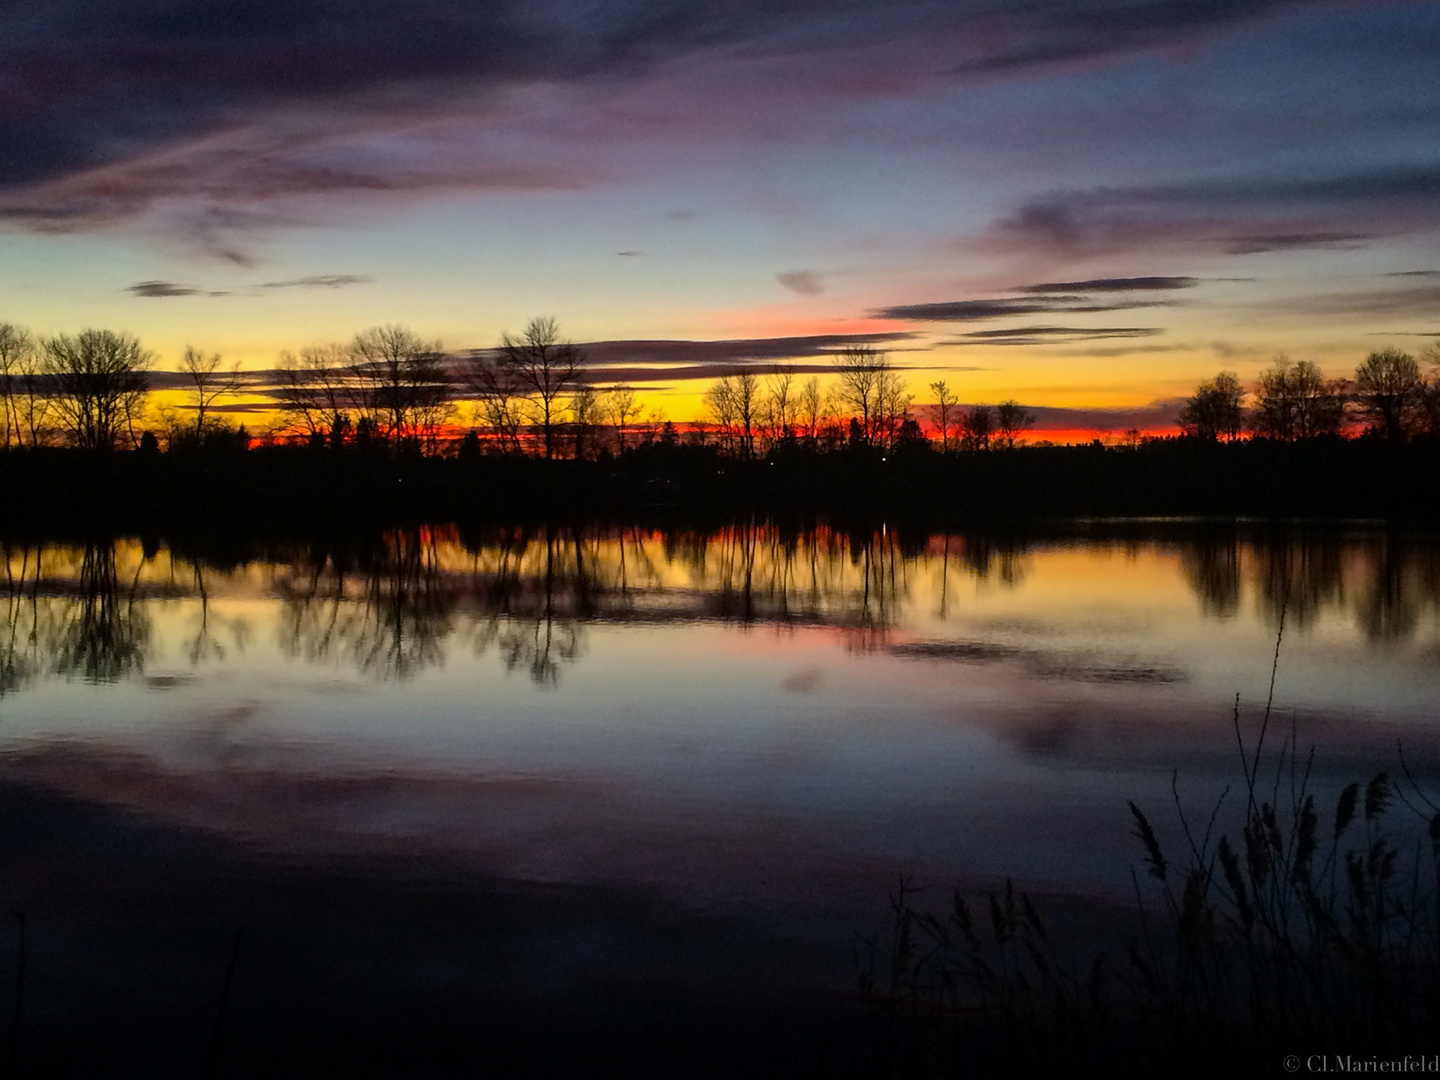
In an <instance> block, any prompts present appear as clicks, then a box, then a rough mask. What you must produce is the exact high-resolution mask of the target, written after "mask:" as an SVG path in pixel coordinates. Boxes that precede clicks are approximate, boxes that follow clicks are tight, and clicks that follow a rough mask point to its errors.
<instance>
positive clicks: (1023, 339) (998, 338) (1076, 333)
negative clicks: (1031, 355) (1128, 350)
mask: <svg viewBox="0 0 1440 1080" xmlns="http://www.w3.org/2000/svg"><path fill="white" fill-rule="evenodd" d="M1164 332H1165V331H1164V330H1163V329H1162V328H1161V327H1158V326H1101V327H1093V326H1013V327H1006V328H1004V329H1000V330H972V331H970V332H969V333H966V334H961V335H960V337H958V338H956V339H955V340H953V341H947V342H945V343H944V344H946V345H1060V344H1069V343H1071V342H1076V341H1110V340H1113V339H1116V338H1143V337H1155V336H1157V335H1159V334H1163V333H1164Z"/></svg>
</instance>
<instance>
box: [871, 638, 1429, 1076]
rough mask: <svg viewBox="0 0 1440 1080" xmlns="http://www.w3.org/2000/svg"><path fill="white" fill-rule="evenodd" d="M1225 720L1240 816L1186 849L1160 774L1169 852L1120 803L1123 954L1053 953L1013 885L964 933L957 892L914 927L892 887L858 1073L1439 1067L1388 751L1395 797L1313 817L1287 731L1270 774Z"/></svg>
mask: <svg viewBox="0 0 1440 1080" xmlns="http://www.w3.org/2000/svg"><path fill="white" fill-rule="evenodd" d="M1282 627H1283V623H1282ZM1282 637H1283V629H1282ZM1278 656H1279V640H1278V639H1277V643H1276V663H1277V665H1278ZM1270 697H1271V701H1272V702H1273V698H1274V669H1273V668H1272V674H1271V695H1270ZM1233 720H1234V727H1235V733H1236V740H1237V747H1238V752H1239V761H1240V765H1241V770H1242V773H1243V785H1242V787H1243V791H1242V794H1243V799H1244V805H1243V807H1234V808H1231V809H1230V810H1229V811H1228V815H1227V816H1226V817H1225V820H1226V821H1227V822H1228V823H1229V825H1230V830H1229V831H1221V830H1220V829H1218V828H1217V824H1218V823H1219V822H1221V820H1222V815H1224V814H1226V802H1227V799H1228V797H1229V794H1230V790H1231V789H1229V788H1227V789H1226V791H1225V793H1224V794H1222V795H1221V797H1220V798H1219V800H1218V801H1217V802H1216V804H1215V805H1214V807H1213V808H1212V809H1211V811H1210V813H1209V815H1208V818H1207V819H1206V820H1205V825H1204V828H1203V830H1201V829H1199V828H1198V827H1196V826H1195V825H1193V824H1192V818H1191V815H1190V814H1189V813H1187V811H1186V809H1185V807H1184V805H1183V801H1182V800H1181V798H1180V796H1179V791H1178V783H1177V780H1178V777H1177V776H1176V775H1175V774H1172V777H1171V790H1172V793H1173V795H1174V808H1173V812H1174V814H1175V815H1176V818H1177V819H1178V826H1179V828H1178V835H1179V836H1180V837H1181V838H1182V840H1181V842H1180V844H1179V850H1178V851H1173V850H1167V849H1166V847H1165V845H1163V844H1162V842H1161V840H1160V838H1159V835H1158V834H1157V831H1156V829H1155V828H1154V826H1153V825H1152V823H1151V820H1150V817H1149V816H1147V814H1146V812H1145V811H1144V810H1142V808H1141V807H1139V806H1137V805H1136V804H1135V803H1134V802H1131V803H1129V808H1130V815H1131V819H1132V822H1133V835H1134V836H1135V838H1136V840H1137V841H1138V842H1139V845H1140V853H1141V857H1142V867H1143V870H1142V871H1141V872H1139V873H1137V872H1134V871H1132V878H1133V880H1134V884H1135V903H1136V907H1135V919H1134V923H1135V930H1134V936H1133V938H1132V940H1131V941H1130V943H1129V944H1128V946H1126V947H1124V948H1123V949H1122V950H1111V951H1099V950H1097V949H1095V947H1094V946H1093V945H1090V946H1088V950H1089V951H1088V953H1087V946H1086V944H1085V943H1083V942H1082V943H1076V942H1056V941H1054V940H1052V936H1051V934H1050V933H1049V932H1048V931H1047V928H1046V926H1045V924H1044V922H1043V921H1042V919H1041V916H1040V914H1039V912H1038V911H1037V909H1036V907H1035V905H1034V904H1033V903H1032V902H1031V900H1030V898H1029V896H1027V895H1026V894H1025V893H1023V892H1019V893H1017V891H1016V890H1015V888H1014V886H1013V885H1012V884H1011V883H1010V882H1009V881H1007V882H1006V884H1005V887H1004V889H1003V890H1002V891H1000V892H996V893H992V894H991V895H990V896H989V897H988V898H987V899H986V900H985V902H984V904H983V907H982V908H981V910H980V911H979V913H978V914H977V912H976V911H975V910H973V909H972V907H971V904H970V902H969V901H968V900H967V899H966V898H965V897H964V896H962V895H961V894H960V893H959V892H958V891H957V892H955V893H954V894H953V895H952V897H951V903H950V905H949V907H948V909H947V910H944V911H936V910H933V909H930V908H926V907H925V906H923V905H922V904H920V902H919V890H918V889H917V888H916V887H915V886H914V885H913V884H912V883H911V882H910V881H909V880H908V879H904V878H902V879H901V881H900V884H899V886H898V888H897V889H896V891H895V892H894V893H893V894H892V895H891V906H892V911H893V922H892V925H891V930H890V941H889V957H888V964H887V965H884V966H883V968H882V966H881V965H880V963H879V962H878V957H879V954H880V950H879V949H878V948H877V947H874V946H872V948H871V950H870V953H869V955H868V956H867V957H862V958H860V959H859V963H858V968H859V976H860V988H861V992H862V994H863V996H864V998H865V1000H866V1002H867V1003H868V1006H869V1015H870V1018H871V1022H872V1024H873V1038H872V1039H871V1040H870V1045H871V1047H872V1053H873V1060H872V1063H871V1064H872V1065H873V1071H874V1072H875V1073H877V1074H879V1075H885V1076H916V1077H919V1076H932V1075H951V1074H955V1073H959V1072H969V1071H971V1070H974V1071H976V1072H978V1074H979V1075H1032V1074H1039V1073H1042V1072H1043V1073H1045V1074H1046V1075H1071V1074H1079V1073H1082V1072H1085V1071H1087V1070H1090V1069H1097V1068H1103V1069H1104V1070H1105V1072H1106V1074H1107V1075H1135V1076H1149V1075H1164V1074H1168V1073H1172V1072H1174V1071H1176V1070H1182V1071H1187V1072H1188V1071H1192V1070H1194V1069H1200V1068H1203V1069H1207V1070H1208V1069H1228V1070H1233V1071H1240V1072H1242V1073H1246V1074H1248V1073H1249V1072H1253V1071H1257V1070H1263V1071H1265V1072H1267V1073H1269V1072H1278V1070H1279V1067H1280V1066H1281V1064H1282V1061H1283V1060H1284V1059H1285V1058H1286V1056H1288V1055H1297V1056H1298V1060H1300V1061H1301V1062H1304V1061H1305V1060H1307V1059H1308V1058H1310V1056H1311V1055H1318V1054H1327V1055H1349V1056H1351V1057H1359V1056H1362V1055H1363V1056H1365V1057H1367V1058H1368V1057H1370V1056H1371V1055H1379V1056H1380V1057H1383V1058H1388V1059H1394V1058H1401V1057H1404V1056H1405V1055H1406V1054H1420V1053H1431V1054H1433V1053H1434V1052H1436V1050H1437V1048H1440V806H1437V805H1436V803H1435V802H1434V801H1433V800H1432V799H1431V798H1430V797H1429V796H1428V795H1427V794H1426V792H1425V791H1424V789H1423V788H1422V787H1421V785H1420V784H1419V783H1417V782H1416V780H1415V779H1414V777H1413V775H1412V774H1411V771H1410V769H1409V767H1408V765H1407V764H1406V762H1405V757H1404V752H1403V748H1397V758H1398V766H1399V773H1400V775H1399V777H1398V778H1397V777H1394V776H1391V775H1390V774H1389V773H1388V772H1377V773H1376V774H1375V775H1373V776H1372V777H1371V778H1370V779H1369V780H1368V781H1366V782H1355V783H1351V784H1349V785H1347V786H1346V787H1344V788H1343V789H1342V790H1341V791H1340V793H1339V795H1338V796H1337V797H1336V798H1335V802H1334V805H1333V807H1330V806H1325V807H1323V808H1322V807H1321V805H1320V803H1319V802H1318V800H1317V797H1316V793H1315V791H1314V790H1313V786H1314V785H1313V783H1312V781H1313V778H1314V764H1315V754H1314V751H1313V750H1311V751H1310V752H1309V753H1308V754H1306V755H1303V756H1302V755H1301V754H1300V753H1299V752H1298V748H1297V742H1296V732H1295V728H1294V725H1293V723H1292V726H1291V730H1290V732H1289V733H1288V734H1287V735H1286V737H1285V738H1284V739H1283V740H1282V741H1281V744H1280V746H1279V747H1278V749H1276V750H1275V752H1274V753H1273V754H1272V755H1271V756H1270V759H1269V760H1268V761H1267V760H1266V759H1265V757H1264V750H1265V739H1266V735H1267V733H1268V729H1269V726H1270V704H1268V703H1267V706H1266V710H1265V717H1264V721H1263V722H1262V724H1261V727H1260V731H1259V735H1258V737H1257V738H1256V740H1255V745H1254V746H1253V748H1248V747H1247V746H1246V744H1245V740H1244V738H1243V735H1242V731H1241V724H1240V712H1239V701H1238V698H1237V701H1236V706H1235V711H1234V716H1233ZM1397 808H1398V810H1399V811H1400V812H1399V813H1397ZM1232 836H1233V837H1234V838H1233V839H1232ZM1117 953H1118V955H1117Z"/></svg>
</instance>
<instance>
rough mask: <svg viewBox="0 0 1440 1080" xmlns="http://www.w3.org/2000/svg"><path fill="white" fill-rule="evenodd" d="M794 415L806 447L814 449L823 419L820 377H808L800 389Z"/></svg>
mask: <svg viewBox="0 0 1440 1080" xmlns="http://www.w3.org/2000/svg"><path fill="white" fill-rule="evenodd" d="M795 415H796V420H797V421H798V422H799V423H800V425H801V427H802V428H803V429H804V435H805V443H806V445H807V446H809V447H810V448H811V449H814V448H815V442H816V440H817V439H818V437H819V435H820V421H821V420H823V419H824V417H825V393H824V391H822V390H821V389H820V376H818V375H812V376H810V378H808V379H806V380H805V382H804V384H803V385H802V386H801V387H800V400H799V405H798V407H797V409H796V414H795Z"/></svg>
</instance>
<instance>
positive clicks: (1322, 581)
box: [1181, 532, 1440, 642]
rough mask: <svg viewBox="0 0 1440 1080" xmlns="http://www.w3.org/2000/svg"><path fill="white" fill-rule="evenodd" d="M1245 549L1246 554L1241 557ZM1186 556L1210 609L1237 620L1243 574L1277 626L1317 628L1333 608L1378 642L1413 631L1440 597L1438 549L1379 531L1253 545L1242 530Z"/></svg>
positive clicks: (1189, 574) (1279, 538)
mask: <svg viewBox="0 0 1440 1080" xmlns="http://www.w3.org/2000/svg"><path fill="white" fill-rule="evenodd" d="M1242 551H1243V552H1244V553H1245V558H1243V559H1242V558H1241V553H1242ZM1181 562H1182V565H1183V567H1184V570H1185V576H1186V578H1187V580H1188V581H1189V583H1190V587H1191V588H1192V589H1193V590H1194V591H1195V593H1196V595H1197V596H1198V597H1199V599H1200V605H1201V610H1202V611H1204V613H1205V614H1207V615H1213V616H1218V617H1221V618H1229V617H1230V616H1232V615H1234V614H1235V612H1236V611H1237V610H1238V608H1239V603H1240V593H1241V587H1242V579H1243V578H1249V579H1250V583H1251V585H1252V586H1253V587H1254V589H1255V594H1256V602H1257V605H1258V607H1259V610H1260V612H1261V613H1262V614H1263V615H1264V616H1265V619H1266V621H1267V622H1268V623H1269V624H1270V625H1271V626H1272V627H1273V626H1277V625H1278V624H1279V622H1280V616H1281V613H1282V612H1284V616H1285V620H1286V625H1287V626H1290V627H1293V628H1295V629H1297V630H1302V631H1303V630H1307V629H1310V628H1312V627H1313V626H1314V625H1315V624H1316V623H1317V622H1318V621H1319V620H1320V618H1321V617H1322V616H1323V615H1324V614H1325V613H1326V612H1336V613H1341V612H1347V611H1348V613H1349V614H1350V616H1351V617H1352V618H1353V619H1354V620H1355V622H1356V624H1357V625H1358V626H1359V628H1360V630H1361V632H1362V633H1364V635H1365V636H1366V637H1367V638H1369V639H1370V640H1371V641H1376V642H1380V641H1399V640H1403V639H1407V638H1410V637H1412V636H1413V635H1414V634H1415V632H1416V630H1417V628H1418V627H1419V625H1420V621H1421V615H1422V612H1423V610H1424V609H1425V608H1426V607H1427V606H1429V607H1432V608H1433V607H1434V606H1436V604H1437V603H1440V573H1437V548H1436V547H1435V545H1433V544H1431V543H1426V542H1402V541H1401V539H1400V538H1399V537H1398V536H1396V535H1395V534H1393V533H1387V534H1386V535H1384V536H1377V537H1366V536H1361V537H1355V536H1351V537H1344V536H1339V535H1336V534H1333V533H1331V534H1324V533H1321V534H1312V533H1298V534H1297V533H1289V532H1281V533H1278V534H1270V535H1265V536H1262V537H1259V538H1257V539H1255V540H1253V541H1250V542H1248V543H1247V544H1245V545H1243V547H1242V545H1241V544H1240V543H1239V541H1238V539H1237V537H1236V536H1235V535H1234V534H1229V535H1217V536H1207V537H1205V538H1204V539H1202V540H1200V541H1197V542H1195V543H1193V544H1190V545H1187V546H1186V547H1185V549H1184V550H1183V552H1182V555H1181Z"/></svg>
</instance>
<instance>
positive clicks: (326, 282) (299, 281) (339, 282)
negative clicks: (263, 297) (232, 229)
mask: <svg viewBox="0 0 1440 1080" xmlns="http://www.w3.org/2000/svg"><path fill="white" fill-rule="evenodd" d="M372 280H373V279H372V278H369V277H366V276H364V275H363V274H318V275H316V276H314V277H302V278H293V279H291V280H290V281H266V282H262V283H261V285H260V288H262V289H296V288H315V289H339V288H342V287H344V286H346V285H365V284H368V283H369V282H370V281H372Z"/></svg>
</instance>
